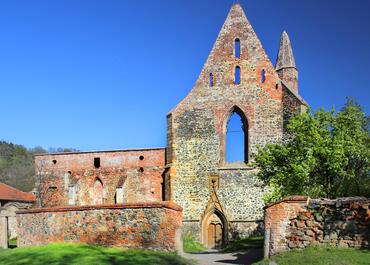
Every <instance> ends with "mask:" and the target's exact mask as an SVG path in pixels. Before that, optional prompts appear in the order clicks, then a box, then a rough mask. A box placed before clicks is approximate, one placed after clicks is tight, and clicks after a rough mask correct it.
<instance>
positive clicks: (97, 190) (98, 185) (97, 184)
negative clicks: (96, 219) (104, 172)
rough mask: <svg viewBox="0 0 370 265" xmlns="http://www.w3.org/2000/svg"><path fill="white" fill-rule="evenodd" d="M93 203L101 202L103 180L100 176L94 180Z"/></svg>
mask: <svg viewBox="0 0 370 265" xmlns="http://www.w3.org/2000/svg"><path fill="white" fill-rule="evenodd" d="M92 201H93V204H94V205H98V204H103V182H102V181H101V179H100V178H98V177H97V178H96V179H95V181H94V193H93V199H92Z"/></svg>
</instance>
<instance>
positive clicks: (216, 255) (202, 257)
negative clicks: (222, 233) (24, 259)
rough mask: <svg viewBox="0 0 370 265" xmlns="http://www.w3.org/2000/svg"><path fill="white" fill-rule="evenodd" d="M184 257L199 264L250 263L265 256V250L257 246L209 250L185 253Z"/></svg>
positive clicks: (242, 264) (244, 264) (243, 264)
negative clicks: (241, 249) (252, 247)
mask: <svg viewBox="0 0 370 265" xmlns="http://www.w3.org/2000/svg"><path fill="white" fill-rule="evenodd" d="M184 257H186V258H189V259H193V260H196V261H197V262H198V265H214V264H216V265H217V264H218V265H222V264H240V265H249V264H252V263H253V262H256V261H259V260H261V259H262V258H263V250H262V249H260V248H256V249H247V250H245V251H239V252H232V253H222V252H218V251H217V250H207V251H205V252H201V253H184Z"/></svg>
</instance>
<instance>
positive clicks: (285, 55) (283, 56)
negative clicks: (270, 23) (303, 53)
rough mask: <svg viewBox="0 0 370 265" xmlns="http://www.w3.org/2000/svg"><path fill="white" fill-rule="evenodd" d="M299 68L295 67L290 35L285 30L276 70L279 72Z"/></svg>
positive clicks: (282, 35)
mask: <svg viewBox="0 0 370 265" xmlns="http://www.w3.org/2000/svg"><path fill="white" fill-rule="evenodd" d="M290 67H293V68H297V67H296V65H295V60H294V55H293V50H292V45H291V44H290V39H289V36H288V33H286V31H285V30H284V31H283V33H282V34H281V38H280V45H279V52H278V57H277V60H276V67H275V69H276V70H277V71H279V70H280V69H282V68H290Z"/></svg>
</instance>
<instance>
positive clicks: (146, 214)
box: [17, 202, 182, 251]
mask: <svg viewBox="0 0 370 265" xmlns="http://www.w3.org/2000/svg"><path fill="white" fill-rule="evenodd" d="M181 220H182V209H181V207H179V206H178V205H176V204H174V203H171V202H162V203H136V204H118V205H101V206H69V207H55V208H42V209H41V208H40V209H32V210H25V211H20V212H18V213H17V221H18V246H29V245H44V244H47V243H50V242H61V241H63V242H81V243H87V244H94V245H95V244H96V245H105V246H120V247H128V248H149V249H158V250H166V251H175V250H178V251H181V247H182V246H181V240H180V235H181V232H180V230H181V225H182V221H181Z"/></svg>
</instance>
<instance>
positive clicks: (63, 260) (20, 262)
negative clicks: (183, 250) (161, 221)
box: [0, 244, 192, 265]
mask: <svg viewBox="0 0 370 265" xmlns="http://www.w3.org/2000/svg"><path fill="white" fill-rule="evenodd" d="M0 260H1V264H3V265H10V264H12V265H41V264H48V265H56V264H58V265H59V264H60V265H62V264H69V265H77V264H78V265H84V264H88V265H94V264H99V265H108V264H109V265H118V264H125V265H136V264H145V265H152V264H153V265H154V264H161V265H162V264H163V265H172V264H173V265H175V264H178V265H188V264H192V263H191V262H190V261H188V260H186V259H184V258H182V257H180V256H178V255H177V254H175V253H167V252H160V251H149V250H122V249H120V248H105V247H98V246H89V245H80V244H51V245H47V246H39V247H26V248H16V249H12V250H11V249H9V250H5V251H1V252H0Z"/></svg>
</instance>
